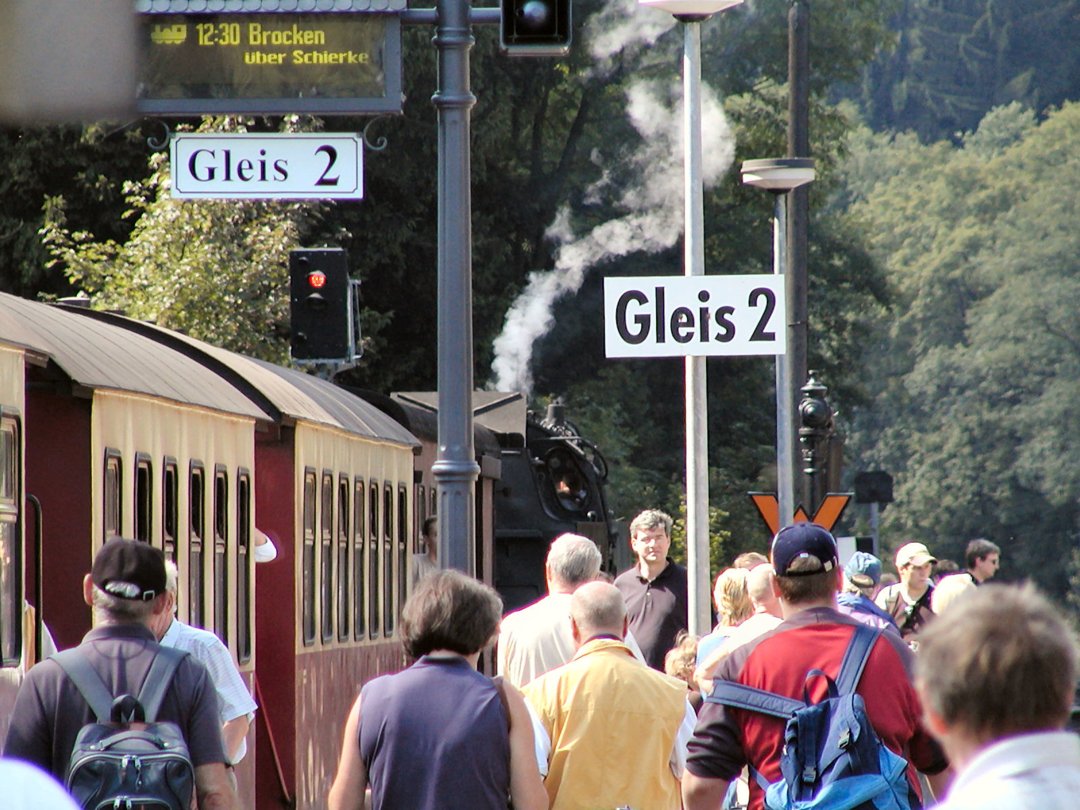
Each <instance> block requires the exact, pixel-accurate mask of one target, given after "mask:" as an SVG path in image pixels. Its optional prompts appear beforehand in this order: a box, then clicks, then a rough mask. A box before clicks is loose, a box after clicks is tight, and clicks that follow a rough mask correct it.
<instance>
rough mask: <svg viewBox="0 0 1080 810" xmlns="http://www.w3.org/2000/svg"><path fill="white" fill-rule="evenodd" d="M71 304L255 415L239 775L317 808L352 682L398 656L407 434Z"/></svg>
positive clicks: (339, 400)
mask: <svg viewBox="0 0 1080 810" xmlns="http://www.w3.org/2000/svg"><path fill="white" fill-rule="evenodd" d="M82 314H83V315H84V316H85V317H88V318H91V319H95V320H102V321H108V322H110V323H112V324H115V325H117V326H119V327H120V328H123V329H125V330H128V331H131V332H134V333H138V334H140V335H144V336H147V337H148V338H150V339H153V340H155V341H156V342H157V343H158V345H159V346H160V347H161V349H162V351H172V352H176V353H178V354H182V355H184V356H186V357H188V358H190V359H192V360H193V361H195V362H197V363H199V364H200V365H201V366H203V367H204V368H208V369H211V370H213V371H214V373H215V374H217V375H218V376H219V377H220V378H221V379H223V380H228V382H229V384H230V385H232V386H234V387H235V389H236V390H237V391H239V392H242V393H243V394H244V395H245V396H246V397H248V398H250V399H251V400H252V401H253V402H257V403H258V404H259V406H260V409H261V410H262V412H263V413H264V414H265V415H266V416H267V417H268V420H267V421H266V422H265V423H260V424H259V426H258V427H259V429H258V430H257V431H254V470H255V472H256V475H255V476H254V481H253V486H254V514H255V516H256V519H255V525H256V526H257V527H258V531H261V532H264V533H265V534H267V535H268V536H269V537H270V538H271V539H272V541H273V542H274V543H275V544H276V545H277V547H278V558H277V559H276V560H274V561H273V562H271V563H268V564H265V565H260V566H258V567H257V569H256V588H255V589H254V593H252V592H250V591H245V592H244V594H243V596H244V598H245V599H246V600H247V601H248V602H249V603H252V604H255V605H257V607H256V608H255V622H254V624H255V645H254V650H252V651H250V652H249V656H250V658H251V659H252V660H253V661H254V662H255V666H254V668H253V672H252V687H253V691H254V694H255V697H256V701H257V702H258V703H259V705H260V712H259V713H258V715H257V717H256V726H255V728H256V732H255V745H254V756H249V757H248V758H247V760H245V763H244V764H245V770H244V771H242V772H241V774H240V777H241V779H240V783H241V787H245V786H249V785H250V784H251V783H252V782H253V783H254V792H253V793H254V796H253V802H254V803H253V804H250V806H255V807H275V806H293V805H295V806H299V807H319V806H321V804H322V802H323V801H324V798H325V794H326V790H327V789H328V787H329V784H330V781H331V780H332V778H333V772H334V768H335V766H336V764H337V758H338V755H339V753H340V743H341V741H340V736H339V728H340V724H341V721H342V718H343V717H344V714H345V711H346V709H347V707H348V706H349V705H351V703H352V701H353V700H354V699H355V696H356V693H357V691H358V689H359V686H360V684H361V683H363V682H364V681H365V680H368V679H370V678H372V677H374V676H376V675H379V674H383V673H385V672H390V671H394V670H398V669H400V668H402V667H403V666H404V665H405V658H404V653H403V651H402V647H401V644H400V641H399V639H398V635H397V619H398V615H399V613H400V610H401V605H402V604H403V602H404V600H405V597H406V594H407V589H408V572H409V567H408V566H409V549H410V548H411V545H412V540H411V532H412V527H413V525H414V517H413V515H414V511H415V505H414V502H413V492H412V483H413V477H414V474H413V468H414V454H415V453H417V452H418V451H419V443H418V442H417V440H416V438H415V437H414V436H413V435H412V434H411V433H409V432H408V431H407V430H406V429H405V428H404V427H402V426H401V425H400V424H398V423H397V422H395V421H394V420H392V419H390V418H388V417H387V416H386V415H384V414H383V413H381V412H380V411H379V410H378V409H376V408H374V407H372V406H371V405H369V404H368V403H366V402H365V401H363V400H362V399H359V398H357V397H355V396H353V395H352V394H350V393H348V392H347V391H345V390H344V389H341V388H339V387H337V386H335V385H332V384H331V383H328V382H326V381H325V380H322V379H319V378H317V377H313V376H311V375H308V374H304V373H302V372H299V371H295V370H291V369H287V368H282V367H280V366H275V365H273V364H271V363H266V362H263V361H259V360H254V359H252V358H249V357H244V356H242V355H238V354H235V353H233V352H229V351H226V350H224V349H219V348H216V347H213V346H210V345H208V344H205V343H202V342H201V341H197V340H194V339H191V338H188V337H185V336H183V335H179V334H177V333H174V332H170V331H168V330H164V329H160V328H158V327H155V326H152V325H149V324H145V323H141V322H138V321H132V320H129V319H127V318H120V317H117V316H113V315H109V314H107V313H99V312H92V311H86V312H84V313H82ZM181 579H182V580H183V569H182V568H181ZM191 585H192V587H194V584H193V583H191ZM255 593H257V594H258V601H257V602H254V595H255ZM253 764H254V773H251V772H250V769H251V768H252V766H253ZM249 798H250V797H249ZM245 806H247V805H245Z"/></svg>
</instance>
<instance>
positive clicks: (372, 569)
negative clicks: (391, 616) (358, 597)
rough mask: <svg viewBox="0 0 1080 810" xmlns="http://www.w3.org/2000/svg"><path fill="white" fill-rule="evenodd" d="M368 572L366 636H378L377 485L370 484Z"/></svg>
mask: <svg viewBox="0 0 1080 810" xmlns="http://www.w3.org/2000/svg"><path fill="white" fill-rule="evenodd" d="M367 545H368V572H369V576H370V577H371V583H370V587H369V588H368V636H369V637H370V638H375V637H376V636H377V635H379V630H380V629H381V627H382V622H380V621H379V618H380V616H379V576H380V574H379V571H380V570H381V569H380V567H379V558H380V557H381V556H382V554H381V553H380V550H381V549H382V543H380V542H379V485H378V484H376V483H372V484H371V486H369V487H368V544H367Z"/></svg>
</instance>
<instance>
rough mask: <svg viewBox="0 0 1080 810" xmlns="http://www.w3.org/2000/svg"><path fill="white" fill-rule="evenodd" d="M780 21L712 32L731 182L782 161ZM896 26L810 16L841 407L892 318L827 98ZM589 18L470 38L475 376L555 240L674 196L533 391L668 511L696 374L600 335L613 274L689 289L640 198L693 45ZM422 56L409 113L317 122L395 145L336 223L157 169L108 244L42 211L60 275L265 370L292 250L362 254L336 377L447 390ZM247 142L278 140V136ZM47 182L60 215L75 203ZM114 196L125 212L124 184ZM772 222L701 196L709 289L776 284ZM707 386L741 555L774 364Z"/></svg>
mask: <svg viewBox="0 0 1080 810" xmlns="http://www.w3.org/2000/svg"><path fill="white" fill-rule="evenodd" d="M788 6H789V3H788V2H787V1H786V0H761V2H757V3H754V4H745V5H743V6H741V7H738V8H736V9H733V10H732V11H730V12H726V13H725V14H723V15H718V16H717V17H716V18H714V19H712V20H710V21H708V22H707V23H705V24H703V26H702V33H703V74H704V75H705V78H706V82H707V83H708V84H709V85H710V86H711V87H712V88H714V89H715V91H716V93H717V94H718V96H719V97H720V98H722V99H723V101H724V104H725V107H726V109H727V119H728V122H729V128H730V129H731V130H732V131H733V132H734V136H735V143H736V146H735V148H734V160H735V165H737V163H738V162H739V161H741V160H743V159H749V158H758V157H769V156H776V155H782V154H784V153H785V152H786V148H785V142H786V137H785V131H786V126H787V124H786V91H785V87H784V84H783V82H784V81H785V80H786V74H787V14H788ZM893 7H894V4H893V2H886V3H881V2H870V0H854V1H853V0H815V2H814V21H813V24H812V28H811V49H812V54H811V60H812V64H814V73H813V76H812V86H813V89H814V99H813V105H814V106H813V112H812V116H813V119H812V120H813V122H814V124H813V127H812V138H813V150H814V154H815V158H816V159H817V161H818V170H819V180H818V182H816V183H815V185H814V188H813V191H812V194H813V195H814V198H815V203H814V209H815V210H818V211H820V214H818V215H816V216H815V221H814V223H813V225H812V235H811V252H810V264H811V269H810V275H811V278H812V279H813V281H812V282H811V317H812V318H813V324H812V336H813V337H812V350H811V351H812V354H811V357H812V360H811V362H812V365H813V367H814V368H815V369H821V370H822V374H823V375H824V377H825V379H826V381H827V383H828V384H829V386H830V389H831V390H832V391H833V392H834V395H835V398H836V399H837V401H842V402H847V403H851V404H854V403H856V402H858V401H860V400H861V399H862V398H864V396H865V394H864V392H863V390H862V387H863V380H862V379H861V376H860V374H859V373H858V370H857V369H856V368H854V367H853V366H852V364H851V363H850V362H849V357H850V347H851V346H852V345H853V344H856V343H858V342H860V341H861V340H862V336H863V335H864V334H866V332H867V329H868V326H867V323H866V318H865V314H864V313H866V312H868V311H869V312H876V311H878V310H880V308H881V307H882V306H883V303H882V296H883V295H884V290H885V288H884V286H883V285H882V284H881V283H880V280H879V277H878V275H877V273H878V271H877V269H876V268H875V267H874V266H873V265H871V264H870V263H869V262H868V260H867V257H866V255H865V252H864V251H863V250H862V249H861V248H860V247H859V245H858V244H856V243H854V242H853V241H852V239H851V234H850V231H849V230H848V226H847V225H845V223H844V222H843V220H842V219H841V218H840V217H839V216H838V215H837V212H836V211H835V210H831V209H829V208H827V207H825V206H824V202H825V201H826V200H827V198H828V197H827V193H828V191H829V189H830V187H831V186H832V184H833V182H834V177H835V171H836V169H835V167H836V166H838V165H839V164H840V162H841V161H842V160H843V154H842V151H841V147H842V144H843V134H844V133H845V132H846V131H847V129H848V128H849V126H850V124H849V120H848V117H847V116H846V115H845V114H843V113H842V112H841V111H840V110H839V109H838V108H836V107H833V106H831V105H829V104H827V103H826V102H825V101H824V99H825V97H826V94H827V92H828V90H829V88H830V86H831V85H833V84H835V83H836V82H838V81H851V80H853V79H854V78H855V76H856V75H857V74H858V70H859V68H860V66H861V65H863V64H865V63H866V61H867V60H868V59H870V58H871V56H872V55H873V54H874V53H875V52H877V51H878V50H879V49H880V48H882V47H883V46H884V45H885V44H886V43H887V42H888V41H889V40H890V34H889V33H888V31H887V28H886V21H887V19H888V15H889V13H890V11H891V9H892V8H893ZM575 19H576V30H575V45H574V48H573V50H572V52H571V54H570V56H569V57H568V58H566V59H562V60H555V59H518V60H512V59H507V58H505V57H504V56H502V55H500V54H499V53H498V49H497V32H496V31H495V30H494V29H493V28H492V27H477V28H476V29H475V31H474V34H475V37H476V44H475V46H474V47H473V49H472V51H471V60H472V69H471V82H472V91H473V93H474V94H475V96H476V99H477V101H476V105H475V107H474V108H473V110H472V129H471V176H472V187H471V193H472V211H473V216H472V246H471V247H472V256H473V278H472V293H473V323H472V324H471V328H472V332H473V336H474V359H475V364H474V374H475V380H476V382H477V384H478V385H483V384H484V383H485V382H486V381H487V379H488V376H489V370H490V367H491V362H492V358H493V354H494V350H493V341H494V339H495V337H496V336H497V335H498V334H499V332H500V330H501V329H502V328H503V325H504V320H505V317H506V313H507V310H508V308H509V307H510V306H511V304H512V303H513V302H514V301H515V299H516V298H517V297H518V295H519V294H520V293H521V292H522V291H523V290H524V289H525V288H526V286H527V284H528V282H529V278H530V274H532V273H534V272H546V271H550V270H551V269H552V268H553V267H554V266H555V264H556V262H557V260H558V256H559V249H560V247H562V246H563V245H564V244H565V243H566V239H565V237H564V236H560V235H559V234H560V233H573V234H585V233H589V232H591V230H592V229H593V228H596V227H597V226H603V225H605V224H607V223H611V222H612V221H614V220H617V219H618V218H619V217H622V216H624V214H625V211H626V205H627V203H628V200H629V201H632V198H634V197H635V196H641V197H643V198H645V199H647V200H650V201H653V200H663V201H662V202H652V208H653V209H657V208H660V207H661V206H662V205H663V206H667V207H669V208H671V209H672V211H671V212H669V214H668V219H669V227H668V228H667V231H668V233H667V234H666V241H665V242H664V243H663V245H662V246H660V247H653V248H650V250H648V251H645V250H640V249H637V250H627V251H626V252H624V253H622V254H619V255H612V256H610V257H608V258H606V259H602V260H598V261H596V262H594V264H595V266H594V267H593V268H592V270H590V271H589V272H588V273H587V274H586V275H585V277H584V286H583V287H582V288H581V290H580V292H578V293H577V294H576V295H573V296H569V297H567V298H564V299H563V300H561V301H559V302H558V303H557V304H556V309H555V318H554V323H555V328H554V329H553V330H552V331H551V333H550V334H549V335H547V336H546V337H545V338H544V339H543V340H542V341H541V342H540V344H539V345H538V347H537V352H536V355H535V358H534V365H533V376H534V378H535V380H536V383H537V388H536V392H537V394H539V395H546V394H562V395H564V396H566V397H567V398H568V400H569V402H570V406H571V408H572V414H573V418H574V420H575V421H577V422H579V423H581V424H582V425H583V426H584V427H586V429H587V431H588V432H589V434H590V436H595V437H600V439H601V445H602V446H603V447H604V449H605V450H606V451H607V453H608V455H609V456H610V457H611V458H612V459H613V461H614V462H615V463H614V464H613V468H614V469H615V472H614V473H613V476H612V482H613V483H612V492H613V500H614V502H615V503H616V504H617V506H618V509H619V511H620V513H621V514H631V513H632V512H634V511H636V510H637V509H640V508H643V507H644V506H658V507H661V508H665V509H668V510H669V511H672V512H673V513H674V512H677V511H678V505H679V503H680V493H681V490H682V488H683V487H682V478H683V473H684V464H683V451H682V448H683V415H682V414H683V405H682V400H683V394H682V364H681V363H680V362H678V361H674V360H662V361H652V362H629V361H625V362H615V361H607V360H606V359H605V358H604V357H603V356H602V349H601V348H600V347H601V346H602V345H603V341H602V339H601V337H600V333H599V326H600V324H601V322H602V316H601V312H602V304H601V303H600V290H601V280H602V277H603V275H605V274H610V273H614V274H619V275H634V274H637V275H660V274H672V275H679V274H681V272H682V259H681V250H680V247H681V246H680V244H679V229H680V228H681V223H680V221H679V215H680V210H679V209H681V203H680V202H679V201H678V200H667V199H664V198H661V197H653V196H650V195H654V194H655V192H656V189H655V187H654V186H652V185H651V181H649V180H643V179H642V176H641V172H642V170H643V169H648V168H650V165H649V164H650V157H649V156H654V155H655V154H656V146H657V144H656V143H654V142H653V139H654V138H656V139H658V138H659V136H660V135H662V136H663V137H664V138H666V139H667V140H665V143H669V144H670V149H669V151H670V152H672V155H669V156H668V163H669V164H671V165H677V164H676V163H674V162H673V160H674V157H677V156H678V152H677V150H678V148H679V147H678V144H679V142H680V140H679V133H678V121H679V116H678V114H677V100H678V99H679V97H680V88H681V71H680V51H681V49H682V44H683V42H682V39H683V37H682V31H683V27H682V26H681V25H679V24H677V23H676V22H675V21H674V19H673V18H672V17H671V16H670V15H668V14H665V13H661V12H657V11H655V10H650V9H643V8H638V5H637V3H636V2H632V1H631V0H612V2H607V3H601V2H599V1H598V0H583V1H582V2H580V3H577V4H576V7H575ZM430 37H431V32H430V30H420V29H416V28H409V29H406V30H405V32H404V37H403V40H404V42H403V52H404V54H405V61H404V67H405V78H404V86H405V88H406V91H407V94H408V95H407V98H406V100H405V106H404V114H403V115H402V116H397V117H388V118H382V119H379V120H377V121H375V122H369V121H366V120H357V119H338V120H334V121H333V122H328V123H327V124H326V126H327V128H332V129H334V130H339V131H349V130H353V131H357V130H361V129H364V128H367V133H368V135H369V136H370V138H371V139H372V140H378V139H379V138H381V137H384V138H385V139H386V144H387V145H386V148H385V149H384V150H382V151H378V152H370V151H369V153H368V155H367V158H366V160H365V199H364V200H363V201H362V202H361V203H336V204H327V205H326V206H325V207H323V208H320V209H318V212H316V211H315V210H314V209H312V208H309V207H304V206H289V205H272V204H263V203H240V204H238V203H235V202H225V203H192V202H183V203H178V202H175V201H172V200H169V199H168V198H167V196H166V194H165V189H166V188H167V184H166V176H165V174H164V167H163V165H162V164H161V162H160V160H161V159H160V158H158V159H157V160H156V162H154V164H153V166H152V173H151V175H150V177H149V178H147V179H143V180H140V181H139V182H137V183H136V184H135V185H133V186H131V187H130V188H129V189H128V191H127V192H125V194H127V195H129V196H130V198H131V199H130V202H129V203H128V207H129V209H130V211H131V215H130V217H129V218H128V219H127V220H123V221H122V222H121V225H120V226H117V225H116V223H112V224H113V228H112V229H111V230H110V229H105V228H101V227H100V226H99V225H97V224H95V223H92V222H90V221H89V220H86V219H84V218H81V217H77V216H76V213H77V211H76V205H75V203H76V200H75V199H74V198H72V197H71V196H70V195H66V194H65V203H66V205H65V206H64V207H61V206H60V205H59V204H56V205H53V206H52V210H53V212H54V216H53V219H51V220H50V224H49V227H48V228H47V233H48V237H49V248H50V251H51V254H50V255H51V256H52V257H53V258H54V259H56V260H58V261H59V264H58V265H57V267H66V269H67V273H68V274H69V276H70V278H72V279H73V280H75V281H77V282H78V284H79V285H81V286H83V287H85V288H86V289H87V291H88V292H93V293H95V295H97V296H100V297H101V300H102V302H103V303H104V304H107V305H110V306H118V305H121V304H122V305H123V306H124V307H125V308H126V309H127V310H128V311H129V312H131V313H132V314H135V315H138V316H140V317H150V318H153V319H156V320H159V321H160V322H164V323H167V324H169V325H172V326H175V327H177V328H183V329H185V330H187V331H189V332H191V333H192V334H196V335H199V336H202V337H206V338H207V339H210V340H212V341H214V342H218V343H221V344H223V345H230V346H232V347H235V348H240V349H242V350H245V351H251V350H252V349H251V348H249V347H253V346H254V347H256V348H255V351H256V352H257V353H263V354H264V356H277V357H280V356H281V354H282V351H283V349H282V347H283V345H284V344H283V342H282V338H283V326H284V324H283V322H282V318H283V306H284V304H283V301H284V297H283V296H284V275H283V273H284V266H285V262H284V252H285V251H286V250H287V249H288V248H289V247H296V246H300V245H305V246H314V245H317V244H325V243H330V244H337V245H340V246H342V247H345V248H346V249H347V250H348V252H349V255H350V261H351V266H352V268H353V274H354V276H355V277H358V278H359V279H360V280H361V281H362V282H363V286H362V298H363V305H364V309H365V313H366V315H365V318H366V320H365V330H366V334H367V338H366V340H365V356H364V358H363V360H362V361H361V363H360V365H359V366H358V367H357V368H355V369H353V370H351V371H349V372H348V373H346V374H345V375H344V376H345V379H346V381H347V382H350V383H353V384H357V385H361V386H365V387H370V388H376V389H379V390H415V389H430V388H434V387H435V385H436V354H435V324H436V319H437V307H438V285H437V279H436V265H437V262H438V250H439V245H438V234H437V231H436V221H437V217H438V211H437V178H438V172H437V165H436V164H437V155H436V152H437V137H436V135H437V127H436V115H437V113H436V109H435V107H434V106H433V105H432V103H431V96H432V94H433V93H434V92H435V89H436V75H437V71H436V53H435V50H434V49H433V48H432V47H431V40H430ZM642 88H646V89H647V90H648V91H649V92H651V93H653V94H654V95H655V96H656V97H657V98H658V99H661V100H662V101H663V102H664V104H666V107H662V108H660V107H658V109H659V110H660V111H659V112H658V113H656V115H655V119H656V120H654V121H652V122H650V123H651V124H652V129H651V130H650V133H654V134H643V132H642V130H641V129H640V128H638V127H636V126H635V125H634V124H633V123H632V122H631V121H630V120H629V118H628V111H629V110H630V108H631V107H632V106H633V104H634V100H635V99H636V98H639V96H640V93H641V92H642ZM369 124H370V127H369ZM249 125H250V126H253V127H258V128H261V129H271V130H273V129H276V128H277V122H276V121H262V120H258V121H255V122H251V123H250V124H249ZM722 129H723V127H720V128H717V129H709V131H707V132H706V133H705V146H706V153H707V157H708V158H709V159H710V160H713V161H714V162H715V161H717V160H718V157H717V156H718V155H719V154H720V153H721V152H722V151H723V150H729V151H730V149H731V145H730V142H729V140H725V139H723V138H722V137H721V134H722V131H721V130H722ZM650 149H652V151H651V152H650V151H649V150H650ZM725 154H727V153H725ZM642 155H645V156H647V157H646V158H645V159H643V158H642V157H641V156H642ZM673 156H674V157H673ZM128 176H129V178H130V179H136V178H138V177H139V176H140V174H139V173H132V174H130V175H128ZM670 179H671V178H668V180H670ZM45 187H46V188H47V189H48V191H47V192H46V193H48V194H49V195H50V196H59V194H60V193H61V191H60V190H59V189H57V188H55V187H54V186H51V185H48V184H45ZM676 187H678V178H676ZM110 188H112V189H113V191H114V193H115V191H116V189H117V188H118V184H116V183H113V184H112V185H111V186H110ZM117 196H118V197H119V198H122V197H123V196H124V195H123V194H118V195H117ZM39 204H40V203H39ZM647 208H648V206H646V209H647ZM105 210H107V209H104V208H103V211H105ZM111 210H117V209H116V208H115V207H114V208H112V209H111ZM60 211H64V212H66V214H67V217H68V218H67V219H66V220H64V219H63V218H61V216H60V214H59V212H60ZM645 213H646V214H647V213H649V211H648V210H646V211H645ZM771 213H772V200H771V197H770V196H769V195H767V194H763V193H761V192H759V191H755V190H753V189H748V188H746V187H744V186H742V185H741V183H740V182H739V177H738V173H737V172H736V171H732V170H731V169H728V170H727V171H726V172H723V173H719V174H718V177H717V179H716V181H715V183H714V184H713V185H712V186H711V187H710V188H709V190H708V193H707V196H706V200H705V230H706V246H705V247H706V266H707V269H708V271H709V272H715V273H754V272H770V271H771V267H772V259H771V244H772V238H771V228H772V225H771V220H770V217H771ZM116 219H117V220H118V221H119V217H116ZM556 225H557V226H558V227H554V226H556ZM215 269H216V275H215V272H214V271H215ZM226 275H227V276H228V278H229V279H230V282H231V283H230V287H229V289H230V290H236V291H237V292H236V298H235V300H226V299H225V298H224V297H223V295H222V290H221V287H220V286H218V287H215V286H214V283H213V281H214V279H215V278H216V279H218V280H219V281H220V279H221V278H223V277H225V276H226ZM227 333H229V334H227ZM709 379H710V389H709V403H710V414H709V422H710V433H711V436H710V454H709V462H710V477H711V480H712V487H711V491H712V501H713V503H712V507H713V509H714V510H716V512H715V514H716V515H718V516H719V517H718V518H717V520H719V521H721V523H720V524H718V525H719V529H718V531H719V530H720V529H722V530H723V531H724V532H727V533H729V535H730V537H731V543H732V546H731V547H730V548H733V549H737V550H742V549H743V548H747V547H760V546H761V544H762V543H763V542H764V538H765V530H764V528H763V526H762V524H761V523H760V520H759V519H758V518H757V516H756V514H754V513H753V510H752V507H751V506H750V503H749V500H748V498H747V496H746V492H747V490H750V489H757V488H760V487H761V486H763V485H766V486H767V485H768V480H769V475H770V472H769V470H770V465H771V464H772V461H773V458H774V456H775V453H774V450H773V441H774V415H773V403H774V402H775V392H774V391H773V384H774V375H773V361H772V359H771V358H731V359H725V360H713V361H710V362H709ZM579 409H580V413H579V412H578V410H579ZM605 445H607V446H605ZM718 536H719V535H718ZM726 548H727V547H725V549H726Z"/></svg>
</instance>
